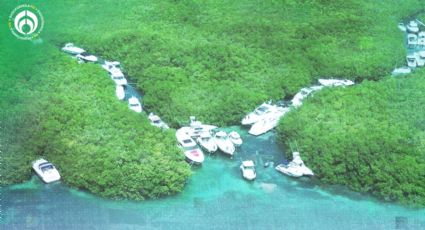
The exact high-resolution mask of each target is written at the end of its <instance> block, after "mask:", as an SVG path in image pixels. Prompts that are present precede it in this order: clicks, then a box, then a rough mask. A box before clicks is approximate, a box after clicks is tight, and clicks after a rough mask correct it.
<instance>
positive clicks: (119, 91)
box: [115, 85, 125, 100]
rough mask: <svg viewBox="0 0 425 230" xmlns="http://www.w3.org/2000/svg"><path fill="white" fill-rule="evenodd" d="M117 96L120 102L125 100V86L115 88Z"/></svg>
mask: <svg viewBox="0 0 425 230" xmlns="http://www.w3.org/2000/svg"><path fill="white" fill-rule="evenodd" d="M115 94H116V95H117V97H118V99H119V100H124V98H125V90H124V86H123V85H117V86H116V87H115Z"/></svg>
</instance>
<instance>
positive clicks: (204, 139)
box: [196, 132, 218, 153]
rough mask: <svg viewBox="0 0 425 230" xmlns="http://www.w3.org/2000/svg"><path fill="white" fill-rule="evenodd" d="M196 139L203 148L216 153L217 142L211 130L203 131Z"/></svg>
mask: <svg viewBox="0 0 425 230" xmlns="http://www.w3.org/2000/svg"><path fill="white" fill-rule="evenodd" d="M196 141H197V142H198V144H199V145H200V146H201V147H202V148H203V149H205V150H206V151H207V152H209V153H214V152H216V151H217V149H218V146H217V143H215V141H214V139H213V137H212V136H211V134H210V133H209V132H203V133H201V135H200V136H199V137H198V138H197V139H196Z"/></svg>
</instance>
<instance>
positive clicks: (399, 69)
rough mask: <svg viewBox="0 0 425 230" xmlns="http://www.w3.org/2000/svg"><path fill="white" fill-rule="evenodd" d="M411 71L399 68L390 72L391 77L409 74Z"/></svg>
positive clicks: (406, 68)
mask: <svg viewBox="0 0 425 230" xmlns="http://www.w3.org/2000/svg"><path fill="white" fill-rule="evenodd" d="M411 72H412V70H411V69H410V68H409V67H407V66H405V67H400V68H395V69H394V70H393V72H392V75H403V74H409V73H411Z"/></svg>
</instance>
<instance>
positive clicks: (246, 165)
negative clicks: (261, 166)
mask: <svg viewBox="0 0 425 230" xmlns="http://www.w3.org/2000/svg"><path fill="white" fill-rule="evenodd" d="M240 169H241V171H242V176H243V178H245V179H247V180H255V178H256V177H257V173H256V172H255V164H254V162H253V161H251V160H249V161H242V164H241V166H240Z"/></svg>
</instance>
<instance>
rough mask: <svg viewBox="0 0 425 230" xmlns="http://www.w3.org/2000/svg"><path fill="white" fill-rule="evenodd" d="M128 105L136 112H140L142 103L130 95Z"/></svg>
mask: <svg viewBox="0 0 425 230" xmlns="http://www.w3.org/2000/svg"><path fill="white" fill-rule="evenodd" d="M128 107H129V108H130V109H131V110H133V111H135V112H136V113H141V112H142V104H140V101H139V99H137V97H134V96H132V97H130V98H129V99H128Z"/></svg>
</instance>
